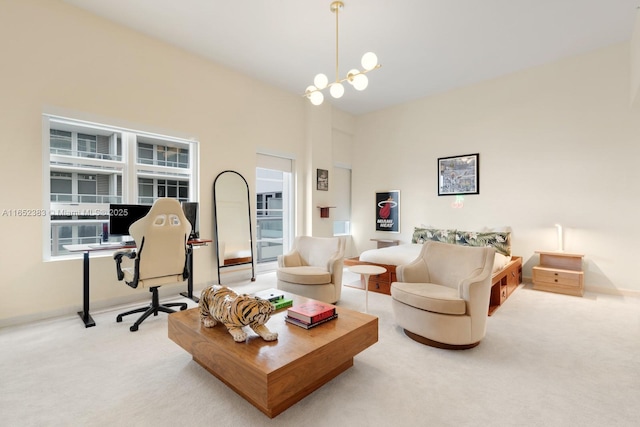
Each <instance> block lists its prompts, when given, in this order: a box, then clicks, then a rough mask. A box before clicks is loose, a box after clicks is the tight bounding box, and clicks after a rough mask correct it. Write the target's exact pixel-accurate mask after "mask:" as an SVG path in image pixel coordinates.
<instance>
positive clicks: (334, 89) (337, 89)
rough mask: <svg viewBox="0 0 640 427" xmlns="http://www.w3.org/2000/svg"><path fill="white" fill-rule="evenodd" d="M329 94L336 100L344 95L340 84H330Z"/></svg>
mask: <svg viewBox="0 0 640 427" xmlns="http://www.w3.org/2000/svg"><path fill="white" fill-rule="evenodd" d="M329 93H330V94H331V96H333V97H334V98H336V99H337V98H341V97H342V95H344V86H342V83H340V82H335V83H331V84H330V85H329Z"/></svg>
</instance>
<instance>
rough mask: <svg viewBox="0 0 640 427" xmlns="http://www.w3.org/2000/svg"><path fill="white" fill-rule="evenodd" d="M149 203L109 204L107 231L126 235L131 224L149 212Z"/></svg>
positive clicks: (115, 234)
mask: <svg viewBox="0 0 640 427" xmlns="http://www.w3.org/2000/svg"><path fill="white" fill-rule="evenodd" d="M150 209H151V205H131V204H117V203H112V204H110V205H109V232H110V233H111V234H112V235H114V236H128V235H129V227H130V226H131V224H133V223H134V222H136V221H137V220H139V219H140V218H142V217H143V216H145V215H146V214H148V213H149V210H150Z"/></svg>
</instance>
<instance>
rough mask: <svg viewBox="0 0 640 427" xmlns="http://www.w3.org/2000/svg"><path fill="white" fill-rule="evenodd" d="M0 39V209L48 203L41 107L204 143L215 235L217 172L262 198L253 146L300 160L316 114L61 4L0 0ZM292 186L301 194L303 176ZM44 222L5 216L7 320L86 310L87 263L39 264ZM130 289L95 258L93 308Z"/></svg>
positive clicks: (206, 207) (207, 257)
mask: <svg viewBox="0 0 640 427" xmlns="http://www.w3.org/2000/svg"><path fill="white" fill-rule="evenodd" d="M0 46H1V49H0V51H1V52H2V55H1V59H0V61H1V67H0V69H2V79H1V81H0V89H1V90H0V94H1V95H0V133H1V135H2V138H1V141H2V142H1V143H2V151H3V156H2V157H1V158H0V186H1V189H2V190H1V196H0V197H1V199H0V200H1V206H0V212H1V211H2V210H3V209H35V208H42V207H43V203H44V202H43V200H46V198H47V197H46V195H43V192H42V182H43V172H42V123H41V115H42V113H43V112H57V113H62V114H64V113H72V114H74V115H76V116H79V117H80V118H87V119H94V120H97V121H101V122H104V121H107V122H109V123H112V124H117V125H124V126H130V127H133V128H135V129H140V130H147V131H156V132H161V133H167V134H171V135H176V136H181V137H185V136H186V137H193V138H195V139H196V140H198V141H199V143H200V179H201V182H200V184H201V186H200V195H199V201H200V203H201V207H200V214H201V219H200V227H201V230H200V231H201V235H202V236H203V237H207V236H211V234H212V228H213V222H212V220H211V215H212V185H213V180H214V179H215V177H216V175H217V174H218V173H219V172H221V171H222V170H225V169H233V170H237V171H239V172H240V173H242V174H243V175H244V176H245V178H246V179H247V181H248V182H249V185H250V186H251V191H252V194H255V186H254V183H255V158H256V155H255V153H256V151H257V147H262V148H263V149H264V148H267V149H269V150H272V151H273V152H278V153H286V154H287V155H290V156H292V157H294V158H296V159H303V158H304V157H305V153H306V147H305V145H304V141H305V139H306V130H305V129H306V122H307V121H308V120H309V119H308V118H307V116H308V115H311V116H313V115H315V114H316V113H315V112H313V111H312V112H311V113H307V104H306V103H305V102H304V99H302V97H300V96H298V95H296V94H290V93H286V92H283V91H280V90H277V89H275V88H273V87H270V86H268V85H265V84H262V83H260V82H257V81H255V80H252V79H250V78H247V77H245V76H242V75H240V74H238V73H236V72H232V71H230V70H228V69H225V68H223V67H220V66H218V65H216V64H213V63H211V62H209V61H205V60H203V59H201V58H199V57H196V56H194V55H191V54H188V53H186V52H184V51H181V50H178V49H175V48H173V47H171V46H168V45H166V44H163V43H160V42H158V41H155V40H153V39H150V38H148V37H145V36H143V35H140V34H138V33H135V32H133V31H131V30H128V29H124V28H122V27H119V26H117V25H114V24H111V23H109V22H107V21H105V20H102V19H99V18H97V17H94V16H92V15H90V14H87V13H85V12H83V11H81V10H79V9H76V8H74V7H71V6H69V5H66V4H64V3H62V2H59V1H44V0H24V1H3V2H2V3H0ZM325 125H328V126H329V128H330V126H331V125H330V123H325ZM323 164H324V162H323ZM301 170H302V171H304V169H301ZM44 179H48V178H46V177H44ZM297 190H298V198H299V199H302V197H300V195H301V194H303V193H304V192H306V188H305V184H302V185H299V186H298V188H297ZM254 208H255V206H254ZM303 208H304V206H302V208H301V209H303ZM254 212H255V210H254ZM304 215H305V214H304V212H303V211H302V210H300V211H299V216H304ZM42 229H43V227H42V221H41V220H40V218H36V217H32V218H24V217H20V218H18V217H10V216H2V217H0V233H1V234H2V236H3V242H5V244H4V245H2V247H1V248H0V251H1V252H0V265H1V267H2V273H3V274H2V279H1V280H0V295H2V298H0V322H2V321H3V320H5V321H7V319H12V321H15V320H16V319H18V320H19V319H32V318H34V317H35V318H37V317H39V316H42V317H44V316H50V315H55V314H66V313H73V312H74V311H77V310H79V309H80V308H81V307H80V305H81V301H82V288H81V278H82V264H81V260H79V259H78V260H68V261H54V262H44V261H43V256H42V249H41V248H42V245H43V238H48V236H46V235H45V236H43V232H42ZM7 242H10V243H9V244H7ZM214 252H215V251H214V249H213V246H209V247H207V248H201V249H198V250H196V251H195V260H194V262H195V283H196V288H198V286H200V287H201V286H204V284H206V283H208V282H210V281H212V280H215V278H216V270H215V254H214ZM176 291H177V288H175V287H174V288H173V289H168V290H163V292H164V293H167V292H170V293H172V294H175V293H176ZM132 295H136V298H144V299H147V298H148V293H147V292H140V291H133V290H131V289H130V288H128V287H127V286H125V285H124V284H122V283H121V282H117V281H116V280H115V270H114V264H113V260H112V259H110V258H109V257H99V258H92V260H91V301H92V307H94V308H100V307H101V306H104V305H109V304H112V303H113V302H114V301H118V300H126V299H127V298H130V297H131V296H132ZM0 324H1V323H0Z"/></svg>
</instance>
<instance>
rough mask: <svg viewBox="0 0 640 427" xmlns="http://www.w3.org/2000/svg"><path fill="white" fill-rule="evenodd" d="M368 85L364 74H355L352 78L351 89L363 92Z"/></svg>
mask: <svg viewBox="0 0 640 427" xmlns="http://www.w3.org/2000/svg"><path fill="white" fill-rule="evenodd" d="M368 85H369V79H368V78H367V76H365V75H364V74H357V75H356V76H355V77H354V78H353V87H354V88H355V89H356V90H365V89H366V88H367V86H368Z"/></svg>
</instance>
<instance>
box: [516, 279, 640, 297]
mask: <svg viewBox="0 0 640 427" xmlns="http://www.w3.org/2000/svg"><path fill="white" fill-rule="evenodd" d="M522 283H526V284H530V285H533V280H532V278H531V277H523V278H522ZM584 291H585V292H591V293H594V294H602V295H613V296H617V297H632V298H640V290H635V289H620V288H611V287H605V286H597V285H588V284H585V285H584Z"/></svg>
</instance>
